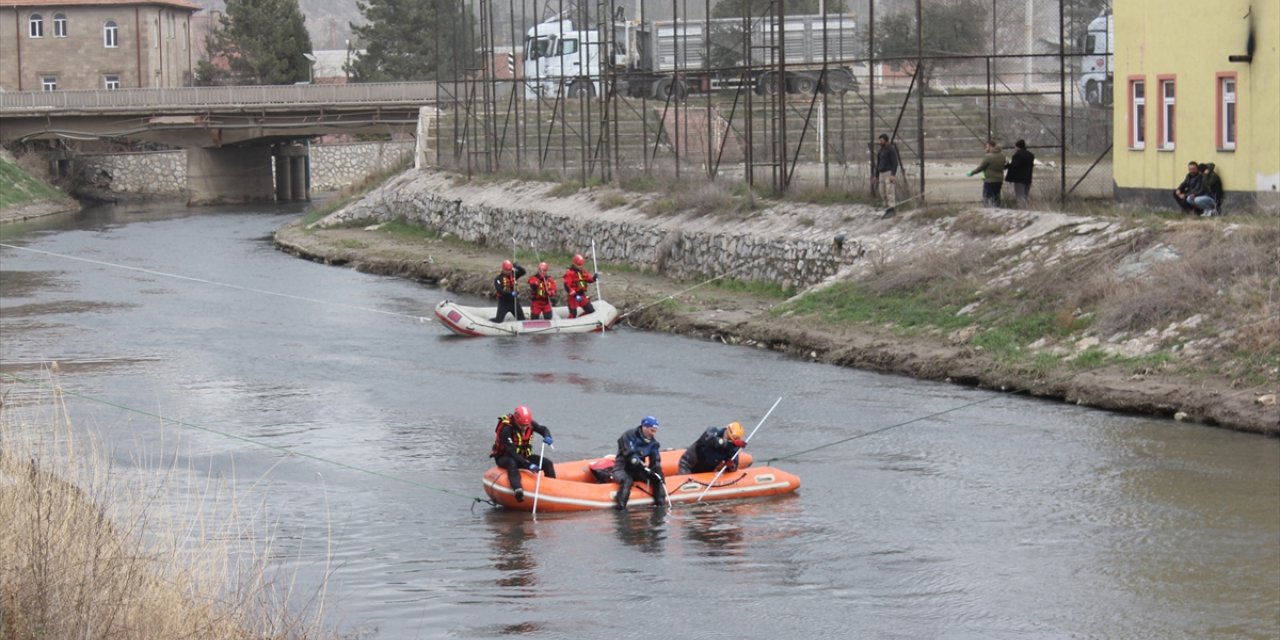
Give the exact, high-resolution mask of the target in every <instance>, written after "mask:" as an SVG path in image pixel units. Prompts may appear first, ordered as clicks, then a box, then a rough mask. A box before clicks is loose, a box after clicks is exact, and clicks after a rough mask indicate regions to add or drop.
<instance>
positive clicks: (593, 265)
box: [591, 238, 604, 300]
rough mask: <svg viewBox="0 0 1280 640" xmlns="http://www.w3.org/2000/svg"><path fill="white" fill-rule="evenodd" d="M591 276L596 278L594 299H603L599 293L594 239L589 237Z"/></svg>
mask: <svg viewBox="0 0 1280 640" xmlns="http://www.w3.org/2000/svg"><path fill="white" fill-rule="evenodd" d="M591 276H592V277H593V278H595V279H596V300H604V294H603V293H600V265H599V264H597V263H596V239H595V238H592V239H591Z"/></svg>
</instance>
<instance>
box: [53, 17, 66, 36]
mask: <svg viewBox="0 0 1280 640" xmlns="http://www.w3.org/2000/svg"><path fill="white" fill-rule="evenodd" d="M53 37H55V38H65V37H67V14H65V13H55V14H53Z"/></svg>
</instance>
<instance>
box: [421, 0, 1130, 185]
mask: <svg viewBox="0 0 1280 640" xmlns="http://www.w3.org/2000/svg"><path fill="white" fill-rule="evenodd" d="M436 1H437V2H449V1H451V0H436ZM717 4H718V3H712V2H710V1H708V0H702V1H698V0H694V1H693V2H690V1H689V0H673V1H672V2H670V3H667V2H643V1H641V0H637V1H635V2H630V1H627V2H620V1H618V0H607V1H605V2H598V3H575V2H571V1H566V0H467V1H464V2H461V5H463V8H464V10H465V11H466V12H469V15H470V16H471V17H472V18H473V19H474V26H473V28H471V29H468V30H467V31H468V32H469V33H468V34H467V36H466V37H467V38H470V41H469V42H467V43H465V44H464V47H463V48H464V49H466V50H468V51H472V50H473V51H476V52H477V55H476V56H475V58H474V61H471V62H467V61H466V58H462V57H454V61H453V62H451V63H448V64H444V65H441V67H440V68H437V69H436V72H435V75H436V77H437V78H439V84H438V86H437V96H436V97H437V105H438V107H439V108H440V115H439V118H438V119H437V123H436V126H437V135H436V136H435V139H436V140H439V141H440V142H439V144H440V148H439V149H438V150H437V151H438V153H437V158H438V162H439V163H440V164H442V165H444V166H446V167H449V168H451V169H455V170H458V171H462V172H466V173H468V174H471V173H512V174H520V173H524V174H529V173H533V174H540V175H550V176H552V177H556V178H558V179H561V180H578V181H580V182H581V183H582V184H584V185H585V184H595V183H621V184H626V183H628V182H632V181H641V180H643V181H647V182H648V183H649V184H664V183H668V182H669V181H679V182H706V181H716V182H724V183H726V184H727V185H730V187H729V188H732V185H737V184H741V183H748V184H751V185H755V186H758V187H762V188H764V189H766V190H769V191H772V192H774V193H782V192H787V191H791V190H795V189H814V190H840V191H844V192H850V193H854V194H864V195H866V196H867V197H868V198H871V197H874V196H875V189H876V187H875V185H874V182H873V181H872V180H871V179H870V178H871V177H872V176H873V175H875V173H876V171H875V153H874V152H875V148H876V145H875V143H874V141H875V139H876V137H877V136H879V135H880V134H881V133H884V134H887V135H890V136H891V137H892V138H893V142H894V144H895V145H896V147H897V149H898V151H899V154H900V156H901V160H902V168H901V171H902V173H901V174H900V176H899V180H898V182H899V184H900V185H902V187H905V188H906V190H907V194H906V195H905V196H904V195H903V194H902V193H901V192H902V191H903V189H902V188H900V189H899V199H903V198H915V197H920V198H921V199H927V200H928V201H930V202H945V201H973V200H978V199H979V198H980V193H981V188H980V185H979V184H978V180H977V179H976V178H972V177H969V176H967V175H966V173H967V172H968V171H969V170H971V169H972V168H974V166H976V165H977V164H978V161H979V159H980V158H981V156H982V155H983V152H984V148H983V147H984V142H985V141H987V140H994V141H995V142H997V143H999V144H1002V145H1003V146H1004V147H1005V148H1006V156H1007V155H1008V150H1011V147H1012V145H1013V143H1014V141H1016V140H1025V143H1026V147H1027V148H1028V149H1029V150H1030V151H1032V152H1033V153H1035V155H1036V157H1037V167H1036V172H1035V178H1034V187H1033V192H1032V193H1033V198H1034V199H1035V200H1036V201H1038V202H1039V203H1041V204H1044V205H1046V206H1048V205H1051V204H1053V205H1056V204H1058V203H1060V202H1062V201H1065V200H1078V199H1086V198H1101V197H1108V198H1109V197H1110V196H1111V191H1112V178H1111V168H1110V147H1111V142H1112V113H1111V107H1110V97H1109V96H1110V82H1109V78H1108V77H1107V71H1106V70H1107V69H1108V68H1109V59H1110V47H1109V42H1110V38H1109V34H1108V32H1107V29H1106V28H1105V26H1104V25H1106V24H1109V18H1108V16H1109V13H1110V5H1109V0H848V1H847V2H844V3H843V6H842V7H839V9H840V11H839V12H838V13H837V12H835V11H834V10H833V9H831V8H830V7H831V6H833V5H836V4H837V3H835V2H833V1H831V0H827V2H825V3H815V4H817V5H818V6H824V5H825V6H824V8H825V9H826V12H825V13H817V14H810V15H808V16H807V19H808V25H809V26H806V27H797V26H795V25H796V24H797V18H800V17H801V16H795V15H788V13H787V12H788V11H792V9H791V8H790V7H792V6H793V5H794V4H798V3H790V2H788V3H783V2H776V1H775V2H772V3H762V2H755V3H750V2H745V3H736V4H735V6H746V7H755V8H756V9H757V10H758V13H757V14H752V13H750V11H751V9H744V10H743V11H742V12H741V13H739V14H734V15H730V16H727V17H725V16H721V15H718V14H719V13H723V12H722V11H718V10H717ZM658 5H661V6H658ZM690 5H693V6H690ZM455 6H457V3H455ZM944 10H950V11H953V12H954V11H960V12H961V13H960V14H956V13H950V14H948V13H947V12H946V11H944ZM645 11H647V12H649V13H648V15H644V14H643V13H642V12H645ZM938 15H942V16H947V15H951V16H956V15H960V16H962V17H963V18H964V19H961V20H941V21H940V20H939V19H938V17H937V16H938ZM961 22H962V23H964V25H967V27H968V31H963V30H962V29H960V28H959V27H958V26H957V24H958V23H961ZM621 24H630V25H632V27H633V28H634V29H636V30H648V33H649V35H651V36H652V37H653V40H652V41H650V44H651V45H652V46H651V47H650V48H649V50H647V51H640V52H639V53H641V54H643V55H649V56H651V58H650V60H649V61H648V63H647V64H640V65H638V68H637V66H635V65H634V63H633V66H632V67H631V68H624V67H623V66H622V65H621V64H610V63H609V62H608V60H610V58H611V54H612V55H613V56H620V55H622V53H620V51H621V50H622V49H625V48H626V47H629V46H631V47H633V48H634V43H631V42H629V41H627V40H626V39H625V37H624V33H623V32H624V31H625V29H624V28H620V27H619V25H621ZM734 24H740V25H741V27H737V28H735V27H734V26H733V25H734ZM537 25H541V26H537ZM780 25H791V26H780ZM815 25H817V26H815ZM921 25H923V29H920V26H921ZM851 26H852V28H851ZM535 27H536V28H537V29H539V30H541V31H540V33H543V34H547V35H549V36H550V37H549V39H547V40H544V41H541V42H542V44H540V41H539V40H538V33H534V32H531V29H532V28H535ZM664 29H665V31H664ZM904 29H905V31H904ZM953 32H962V36H963V35H965V34H967V39H966V40H963V41H962V42H959V43H958V44H960V45H963V46H960V47H957V48H960V49H963V50H957V51H952V50H947V43H948V42H954V38H955V37H956V36H955V35H954V33H953ZM664 33H665V34H666V39H665V40H664V39H663V35H662V34H664ZM904 33H905V34H906V35H907V36H908V37H907V39H906V40H907V42H906V43H905V46H904V44H903V42H902V40H903V38H902V36H903V34H904ZM717 34H719V37H717ZM725 34H728V35H725ZM851 34H852V36H851ZM682 38H683V39H685V42H684V43H683V44H682V43H681V39H682ZM948 38H952V40H948ZM890 39H892V40H890ZM569 40H577V42H576V43H575V46H577V47H579V48H580V51H588V52H592V51H594V54H595V55H596V56H597V58H598V59H599V60H601V61H602V64H600V70H599V72H598V74H596V73H590V72H584V73H582V74H581V76H580V77H578V78H577V81H576V82H575V81H574V79H573V77H572V74H569V73H565V74H564V75H563V76H556V75H555V74H554V73H553V72H551V71H548V70H547V69H546V68H545V67H543V66H541V64H540V63H539V62H538V60H536V59H530V56H527V55H526V53H527V51H528V50H532V48H533V47H535V46H544V45H545V43H546V42H553V43H556V46H568V45H567V43H568V41H569ZM690 41H692V42H693V44H692V45H689V42H690ZM526 42H528V43H532V44H528V45H527V44H526ZM638 42H639V40H638ZM801 49H804V50H805V51H806V53H805V56H806V57H805V58H804V61H803V62H795V61H794V60H795V59H799V58H796V55H795V52H797V51H800V50H801ZM724 51H729V54H728V55H723V53H724ZM543 53H545V52H543ZM629 53H631V54H635V53H636V51H630V52H629ZM577 61H580V62H582V63H583V66H582V68H583V69H587V68H593V67H591V65H590V64H588V63H589V60H588V58H587V56H583V55H580V56H579V57H578V58H577ZM1099 66H1100V68H1099ZM646 69H651V70H653V71H652V72H651V73H643V71H644V70H646ZM559 77H563V78H564V79H563V81H561V80H559V79H558V78H559ZM806 78H807V80H806ZM664 82H665V83H666V84H665V86H664Z"/></svg>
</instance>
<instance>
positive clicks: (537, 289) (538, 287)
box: [529, 274, 556, 300]
mask: <svg viewBox="0 0 1280 640" xmlns="http://www.w3.org/2000/svg"><path fill="white" fill-rule="evenodd" d="M529 289H530V290H531V291H532V293H533V299H534V300H550V299H551V297H552V296H554V295H556V281H555V279H554V278H551V277H549V276H548V277H545V278H544V277H542V276H541V275H536V274H535V275H534V276H533V277H532V278H529Z"/></svg>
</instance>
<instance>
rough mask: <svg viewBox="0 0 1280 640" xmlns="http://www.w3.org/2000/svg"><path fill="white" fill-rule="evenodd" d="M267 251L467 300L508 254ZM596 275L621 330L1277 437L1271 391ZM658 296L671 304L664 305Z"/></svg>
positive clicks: (313, 246)
mask: <svg viewBox="0 0 1280 640" xmlns="http://www.w3.org/2000/svg"><path fill="white" fill-rule="evenodd" d="M276 243H277V245H278V246H279V247H280V248H281V249H282V250H284V251H287V252H289V253H291V254H293V255H296V256H299V257H303V258H306V259H310V260H315V261H317V262H322V263H325V264H331V265H338V266H347V267H351V268H355V269H358V270H361V271H365V272H369V273H378V274H384V275H394V276H401V277H406V278H412V279H415V280H418V281H422V282H428V283H432V284H438V285H439V286H441V287H443V288H445V289H447V290H450V291H455V292H460V293H468V294H476V295H486V294H487V293H488V292H489V290H490V287H491V281H492V278H493V274H494V273H495V267H496V265H497V264H499V263H500V262H501V261H502V260H503V259H506V258H509V257H511V256H510V254H504V253H501V252H497V251H493V250H489V249H486V248H484V247H478V246H474V245H470V244H464V243H460V242H457V241H448V240H433V239H424V238H406V237H401V236H397V235H393V234H388V233H385V232H381V231H376V230H370V229H353V228H335V229H311V230H305V229H303V228H302V226H301V224H294V225H290V226H287V227H285V228H282V229H280V230H279V231H278V232H277V234H276ZM521 259H522V260H524V261H525V262H526V263H528V264H526V267H528V266H531V264H532V263H533V262H534V260H535V259H534V258H533V257H532V256H530V257H528V258H524V257H521ZM560 266H562V265H557V267H560ZM601 270H602V271H603V272H604V274H603V277H602V279H601V285H602V286H603V287H604V292H605V297H606V299H608V300H609V301H610V302H612V303H614V304H615V305H616V306H617V307H618V308H619V309H620V310H621V312H622V314H623V320H622V322H624V323H625V324H628V325H629V326H634V327H638V328H643V329H649V330H658V331H667V332H671V333H678V334H683V335H689V336H696V337H700V338H703V339H708V340H716V341H719V342H723V343H725V344H734V345H748V346H756V347H761V348H770V349H775V350H780V351H785V352H787V353H789V354H792V355H795V356H796V357H800V358H803V359H807V360H811V361H815V362H823V363H829V364H835V365H840V366H850V367H857V368H860V369H867V370H873V371H881V372H886V373H896V374H902V375H908V376H913V377H917V378H922V379H929V380H943V381H949V382H955V383H959V384H968V385H977V386H981V387H984V388H990V389H999V390H1004V391H1009V392H1014V393H1028V394H1030V395H1035V396H1041V397H1047V398H1055V399H1059V400H1063V401H1066V402H1071V403H1074V404H1080V405H1086V406H1091V407H1097V408H1101V409H1112V410H1119V411H1131V412H1137V413H1143V414H1151V415H1157V416H1163V417H1174V418H1177V419H1187V420H1195V421H1200V422H1203V423H1205V424H1209V425H1215V426H1222V427H1226V428H1231V429H1237V430H1242V431H1250V432H1256V433H1265V434H1270V435H1278V434H1280V419H1278V418H1277V408H1276V406H1275V404H1274V395H1271V397H1270V400H1269V403H1268V399H1267V397H1266V395H1265V394H1262V395H1259V393H1258V391H1257V390H1256V389H1233V388H1231V385H1230V383H1229V381H1226V380H1214V379H1199V380H1196V381H1195V382H1194V383H1192V382H1191V381H1188V380H1184V379H1174V378H1167V377H1163V376H1158V375H1157V376H1144V375H1132V374H1129V373H1126V372H1123V371H1118V370H1112V369H1108V368H1101V369H1095V370H1092V371H1088V372H1084V373H1080V374H1075V375H1073V376H1070V377H1059V378H1056V379H1050V380H1029V379H1024V378H1017V377H1013V376H1011V375H1010V374H1008V373H1004V372H1002V370H1001V369H1000V368H999V367H997V366H995V364H994V363H992V362H990V361H989V359H987V358H986V357H984V356H983V354H982V353H980V352H979V351H977V350H975V349H974V348H972V347H971V346H969V345H966V344H952V343H951V342H950V341H949V340H948V339H947V338H946V337H945V336H927V335H926V336H910V337H904V336H902V335H899V334H896V333H894V332H892V331H890V330H888V329H883V328H878V327H869V326H864V325H858V326H833V325H830V324H826V323H822V322H820V321H816V320H813V319H802V320H796V319H792V318H780V317H776V316H774V315H771V314H768V313H766V312H767V311H768V310H769V309H770V308H772V307H773V306H775V305H777V304H779V303H780V302H782V300H781V299H778V298H771V297H765V296H759V295H750V294H744V293H742V292H738V291H729V290H726V289H720V288H717V287H714V286H703V287H699V288H695V289H693V290H692V291H687V292H686V291H685V290H687V289H689V288H690V287H693V286H695V285H697V284H698V283H691V282H674V281H671V280H668V279H666V278H662V277H658V276H655V275H651V274H644V273H639V272H635V271H630V270H622V271H618V272H613V271H611V270H609V269H608V268H607V267H604V266H602V267H601ZM666 299H671V300H674V301H675V302H674V303H669V302H663V301H664V300H666ZM1273 393H1274V390H1273ZM1259 398H1261V401H1260V400H1259Z"/></svg>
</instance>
